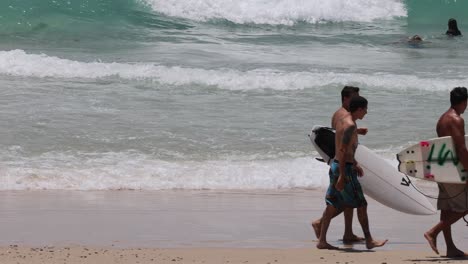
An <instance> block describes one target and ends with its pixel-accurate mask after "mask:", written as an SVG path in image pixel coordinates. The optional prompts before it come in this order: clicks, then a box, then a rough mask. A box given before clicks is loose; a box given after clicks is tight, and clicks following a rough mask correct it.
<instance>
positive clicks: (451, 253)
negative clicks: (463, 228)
mask: <svg viewBox="0 0 468 264" xmlns="http://www.w3.org/2000/svg"><path fill="white" fill-rule="evenodd" d="M467 257H468V254H466V253H465V252H463V251H461V250H459V249H458V248H455V249H451V250H447V258H467Z"/></svg>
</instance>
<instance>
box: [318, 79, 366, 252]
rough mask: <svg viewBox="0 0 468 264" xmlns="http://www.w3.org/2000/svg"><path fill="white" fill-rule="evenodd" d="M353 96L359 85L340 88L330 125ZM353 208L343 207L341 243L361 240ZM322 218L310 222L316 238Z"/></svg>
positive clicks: (363, 130)
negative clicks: (355, 224) (354, 221)
mask: <svg viewBox="0 0 468 264" xmlns="http://www.w3.org/2000/svg"><path fill="white" fill-rule="evenodd" d="M354 96H359V87H355V86H345V87H343V89H342V90H341V107H340V108H339V109H338V110H336V112H335V113H334V114H333V116H332V120H331V127H332V128H333V129H336V123H337V122H338V120H341V119H342V118H343V117H344V116H345V115H349V102H350V101H351V98H352V97H354ZM357 133H358V134H360V135H365V134H367V128H358V129H357ZM353 210H354V209H353V208H345V209H344V211H343V215H344V223H345V230H344V234H343V243H353V242H359V241H363V240H364V238H362V237H359V236H357V235H355V234H354V232H353ZM321 221H322V219H321V218H320V219H318V220H315V221H314V222H312V228H313V229H314V232H315V235H316V237H317V238H319V237H320V227H321Z"/></svg>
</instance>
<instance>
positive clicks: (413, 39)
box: [408, 35, 422, 43]
mask: <svg viewBox="0 0 468 264" xmlns="http://www.w3.org/2000/svg"><path fill="white" fill-rule="evenodd" d="M421 41H422V38H421V37H420V36H419V35H414V36H412V37H411V38H409V40H408V42H410V43H419V42H421Z"/></svg>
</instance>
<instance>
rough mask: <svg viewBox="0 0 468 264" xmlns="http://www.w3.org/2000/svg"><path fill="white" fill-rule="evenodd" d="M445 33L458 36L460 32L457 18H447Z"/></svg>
mask: <svg viewBox="0 0 468 264" xmlns="http://www.w3.org/2000/svg"><path fill="white" fill-rule="evenodd" d="M445 34H447V35H450V36H460V35H461V32H460V30H459V29H458V25H457V20H455V19H454V18H451V19H449V21H448V30H447V32H445Z"/></svg>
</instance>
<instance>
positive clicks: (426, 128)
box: [0, 0, 468, 190]
mask: <svg viewBox="0 0 468 264" xmlns="http://www.w3.org/2000/svg"><path fill="white" fill-rule="evenodd" d="M463 10H468V2H465V1H455V0H430V1H429V0H424V1H423V0H407V1H404V2H402V1H399V0H355V1H346V0H329V1H319V0H310V1H302V0H270V1H262V0H238V1H228V0H164V1H162V0H161V1H160V0H71V1H52V0H43V1H34V0H5V1H2V2H1V3H0V92H1V94H0V124H1V125H0V189H4V190H23V189H72V190H95V189H99V190H108V189H146V190H158V189H174V188H180V189H257V188H260V189H278V188H286V189H289V188H316V187H321V186H324V185H325V184H326V182H327V181H328V180H327V176H326V166H324V165H323V164H320V163H318V162H316V161H314V159H313V157H314V156H316V155H317V153H316V152H315V150H314V149H313V148H312V146H311V144H310V142H309V140H308V138H307V134H308V133H309V131H310V129H311V128H312V126H313V125H315V124H325V125H328V124H329V122H330V117H331V115H332V113H333V112H334V111H335V110H336V109H337V108H338V107H339V105H340V98H339V92H340V91H341V88H342V87H343V86H344V85H355V86H359V87H360V88H361V89H362V90H361V95H363V96H365V97H367V98H368V100H369V102H370V104H369V114H368V116H367V117H366V119H365V120H363V121H362V122H360V124H361V125H362V126H367V127H368V128H369V133H368V135H367V136H365V137H362V138H361V143H363V144H365V145H366V146H368V147H370V148H371V149H373V150H375V151H376V152H377V153H379V154H381V155H382V156H384V157H385V158H386V159H388V160H389V161H390V162H392V163H395V158H394V156H395V153H397V152H398V151H399V150H401V149H402V148H403V147H406V146H408V145H409V144H411V143H414V142H417V141H418V140H421V139H427V138H431V137H435V132H434V127H435V123H436V121H437V118H438V117H439V115H440V114H441V113H442V112H443V111H445V110H446V109H447V108H448V105H449V100H448V92H449V91H450V89H452V88H453V87H455V86H468V77H467V75H466V74H467V72H468V71H467V68H468V67H467V66H468V51H467V48H468V42H467V41H466V37H461V38H455V39H449V38H447V37H446V36H445V35H444V32H445V30H446V25H447V20H448V19H449V18H451V17H455V18H456V19H457V20H458V23H459V27H460V30H461V31H462V33H465V32H466V34H468V14H467V13H466V12H461V11H463ZM414 34H419V35H421V36H422V37H423V38H424V40H425V43H423V44H421V45H419V46H412V45H408V43H407V42H406V39H407V38H408V37H409V36H412V35H414Z"/></svg>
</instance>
